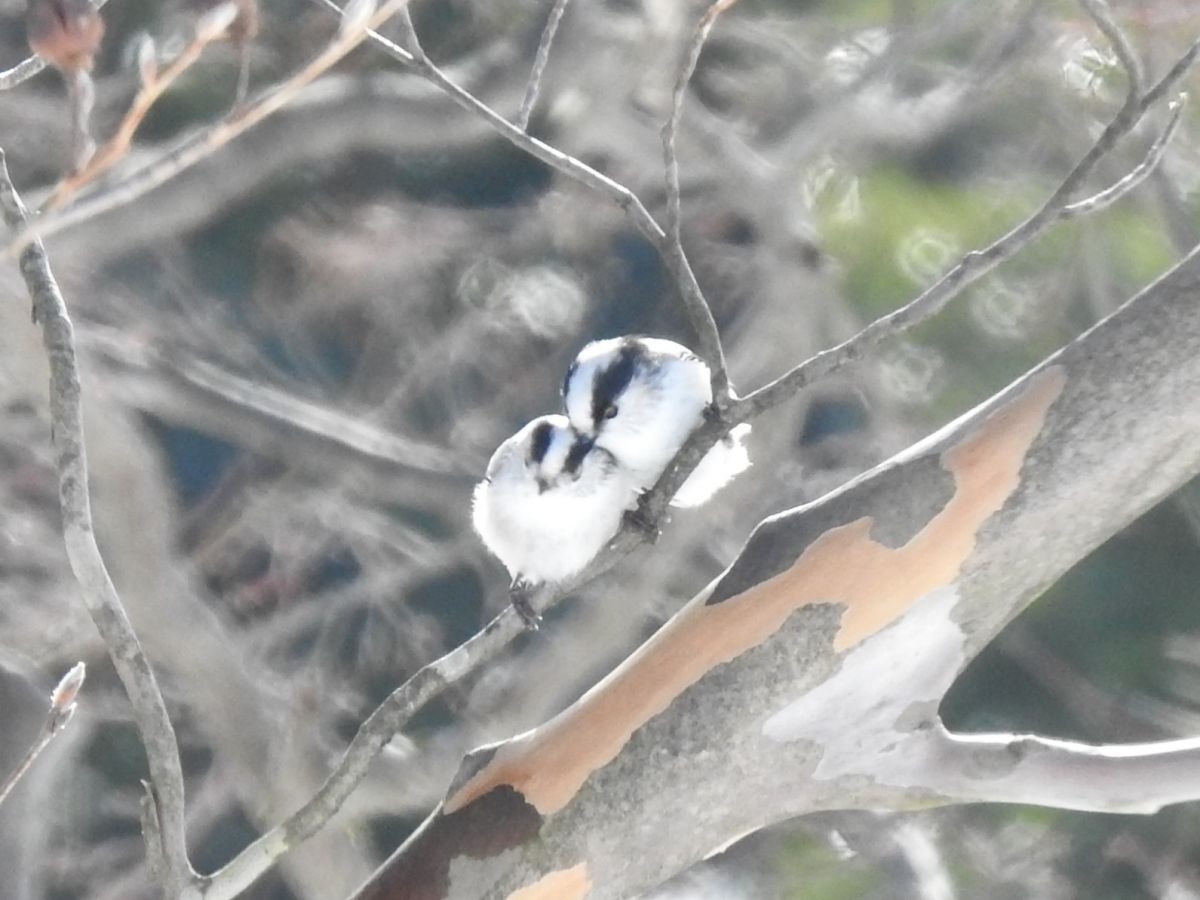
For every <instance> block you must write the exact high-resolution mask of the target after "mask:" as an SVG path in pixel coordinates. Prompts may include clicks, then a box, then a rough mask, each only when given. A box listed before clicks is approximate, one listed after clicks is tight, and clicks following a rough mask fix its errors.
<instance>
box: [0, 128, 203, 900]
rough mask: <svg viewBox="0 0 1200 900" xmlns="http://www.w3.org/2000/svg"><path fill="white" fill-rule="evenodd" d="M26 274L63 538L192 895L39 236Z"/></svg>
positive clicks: (3, 180) (0, 191)
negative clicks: (100, 526) (99, 532)
mask: <svg viewBox="0 0 1200 900" xmlns="http://www.w3.org/2000/svg"><path fill="white" fill-rule="evenodd" d="M0 209H2V211H3V215H4V220H5V222H7V224H8V225H9V227H10V228H20V227H22V226H23V225H24V223H25V221H26V215H27V214H26V211H25V206H24V204H23V203H22V202H21V198H20V197H19V196H18V194H17V192H16V189H15V188H14V187H13V184H12V181H11V179H10V178H9V175H8V167H7V165H6V164H5V161H4V155H3V151H2V150H0ZM21 274H22V276H24V278H25V284H26V286H27V288H28V290H29V295H30V297H31V299H32V301H33V308H34V319H35V321H38V322H40V323H41V326H42V339H43V343H44V344H45V347H46V357H47V360H48V361H49V364H50V417H51V434H52V436H53V439H54V444H55V463H56V467H57V469H58V478H59V502H60V505H61V509H62V528H63V537H64V539H65V541H66V548H67V558H68V560H69V562H70V564H71V569H72V571H73V572H74V573H75V578H76V580H77V581H78V582H79V588H80V593H81V594H82V596H83V600H84V603H85V604H86V605H87V608H88V612H89V613H90V614H91V617H92V621H93V622H94V623H95V625H96V630H97V631H99V632H100V636H101V637H102V638H103V640H104V644H105V646H106V647H107V648H108V652H109V656H110V657H111V658H112V661H113V666H114V667H115V668H116V670H117V675H118V676H119V677H120V679H121V683H122V684H123V685H124V686H125V690H126V692H127V693H128V694H129V700H130V702H131V703H132V705H133V712H134V718H135V721H136V722H137V726H138V731H139V733H140V735H141V739H142V743H143V745H144V746H145V749H146V758H147V761H148V763H149V768H150V778H151V781H152V782H153V784H154V795H155V800H156V802H157V811H158V819H159V821H160V823H161V824H162V838H163V839H162V851H163V864H164V867H165V871H166V873H167V878H166V881H165V884H164V886H165V887H166V888H167V890H168V891H169V892H170V894H171V896H173V897H177V896H181V895H183V894H184V891H185V890H186V889H187V888H188V886H189V885H190V882H191V879H192V876H193V873H192V869H191V865H190V863H189V862H188V857H187V846H186V843H185V834H184V789H183V771H182V768H181V766H180V763H179V747H178V745H177V744H176V741H175V731H174V729H173V728H172V727H171V720H170V717H169V716H168V715H167V708H166V704H165V703H164V702H163V697H162V692H161V691H160V690H159V688H158V682H157V680H156V679H155V677H154V671H153V669H151V668H150V662H149V660H148V659H147V658H146V654H145V651H144V650H143V649H142V645H141V643H140V641H139V640H138V637H137V634H135V633H134V630H133V626H132V625H130V623H129V618H128V616H127V615H126V614H125V608H124V606H122V604H121V598H120V597H119V596H118V595H117V590H116V588H115V587H114V586H113V583H112V579H111V578H110V577H109V574H108V570H107V568H106V567H105V565H104V558H103V557H102V556H101V555H100V549H99V548H98V547H97V546H96V537H95V531H94V528H93V525H92V511H91V499H90V497H89V495H88V471H87V454H86V451H85V446H84V438H83V409H82V405H81V400H80V396H81V388H80V383H79V370H78V366H77V364H76V359H75V337H74V329H73V327H72V325H71V319H70V317H69V316H68V314H67V306H66V303H65V302H64V301H63V297H62V293H61V292H60V291H59V288H58V284H57V282H56V281H55V280H54V274H53V273H52V272H51V270H50V263H49V260H48V259H47V257H46V251H45V249H44V248H43V246H42V244H41V242H40V241H33V242H32V243H30V244H29V246H28V247H26V249H25V250H24V252H22V254H21Z"/></svg>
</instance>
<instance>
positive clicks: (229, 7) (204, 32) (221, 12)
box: [196, 0, 240, 43]
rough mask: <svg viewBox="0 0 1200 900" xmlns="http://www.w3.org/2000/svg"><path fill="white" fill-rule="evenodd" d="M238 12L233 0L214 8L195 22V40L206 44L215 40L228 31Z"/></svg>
mask: <svg viewBox="0 0 1200 900" xmlns="http://www.w3.org/2000/svg"><path fill="white" fill-rule="evenodd" d="M239 12H240V11H239V9H238V5H237V4H236V3H234V2H233V0H229V2H226V3H220V4H218V5H216V6H214V7H213V8H212V9H210V10H209V11H208V12H206V13H205V14H204V15H202V16H201V17H200V18H199V19H197V20H196V40H198V41H204V42H206V43H207V42H208V41H214V40H216V39H217V38H219V37H220V36H221V35H223V34H225V33H226V32H227V31H229V27H230V26H231V25H232V24H233V21H234V19H236V18H237V17H238V15H239Z"/></svg>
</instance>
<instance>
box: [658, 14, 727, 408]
mask: <svg viewBox="0 0 1200 900" xmlns="http://www.w3.org/2000/svg"><path fill="white" fill-rule="evenodd" d="M737 2H738V0H716V2H714V3H713V4H712V6H710V7H709V8H708V10H707V11H706V12H705V13H704V15H703V16H701V17H700V21H699V22H698V23H697V24H696V28H695V30H694V31H693V32H692V39H691V40H690V41H689V42H688V47H687V52H686V54H685V55H684V62H683V67H682V69H680V72H679V77H678V78H677V79H676V80H675V90H674V91H673V92H672V94H671V113H670V115H668V116H667V121H666V124H664V125H663V128H662V148H663V165H664V169H665V177H666V190H667V228H666V233H667V235H666V253H667V254H668V256H669V257H670V259H671V260H672V263H673V268H676V269H684V268H686V269H688V270H689V271H690V269H691V266H690V264H689V263H688V259H687V255H686V254H685V253H684V252H683V237H682V233H681V232H682V225H681V219H682V213H681V210H680V204H681V201H680V189H679V157H678V156H677V155H676V153H675V136H676V135H677V134H678V133H679V122H680V120H681V119H682V118H683V99H684V96H685V95H686V94H687V88H688V84H690V83H691V80H692V76H693V75H694V74H695V73H696V64H697V63H698V62H699V61H700V51H701V50H703V49H704V42H705V41H706V40H708V35H709V32H711V31H712V29H713V26H714V25H715V24H716V23H717V19H718V18H719V17H720V15H721V13H723V12H725V10H727V9H729V8H730V7H731V6H733V5H734V4H735V3H737ZM693 286H694V288H693ZM680 288H681V290H680V295H681V297H682V299H683V305H684V308H685V310H686V311H687V315H688V320H689V321H690V322H691V323H692V327H693V328H694V329H695V331H696V337H697V340H698V343H699V346H698V348H697V349H698V350H699V352H700V356H701V357H703V358H704V360H705V361H706V362H707V363H708V365H709V368H710V369H711V370H712V378H713V397H714V398H715V399H716V402H717V405H718V408H722V409H723V408H724V405H725V402H726V400H727V397H728V394H729V373H728V371H727V370H726V368H725V352H724V350H722V349H721V335H720V333H719V332H718V331H717V323H716V321H715V320H714V319H713V315H712V309H711V307H709V305H708V301H707V300H705V299H704V294H703V293H702V292H701V291H700V286H699V285H698V284H697V283H696V280H695V278H694V277H692V278H687V279H682V280H681V283H680Z"/></svg>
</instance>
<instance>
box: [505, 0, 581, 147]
mask: <svg viewBox="0 0 1200 900" xmlns="http://www.w3.org/2000/svg"><path fill="white" fill-rule="evenodd" d="M569 2H570V0H554V6H553V8H551V10H550V15H549V17H548V18H547V19H546V27H545V28H544V29H542V37H541V39H540V40H539V41H538V48H537V53H536V54H535V56H534V58H533V70H532V71H531V72H530V73H529V83H528V84H526V85H525V96H523V97H522V98H521V110H520V112H518V113H517V127H518V128H520V129H521V130H522V131H528V130H529V117H530V116H532V115H533V107H534V106H535V105H536V104H537V98H538V91H539V90H540V89H541V86H542V74H543V73H544V72H545V71H546V63H547V62H549V61H550V47H551V45H552V44H553V43H554V35H555V34H557V33H558V26H559V23H560V22H562V17H563V13H564V12H566V10H567V3H569Z"/></svg>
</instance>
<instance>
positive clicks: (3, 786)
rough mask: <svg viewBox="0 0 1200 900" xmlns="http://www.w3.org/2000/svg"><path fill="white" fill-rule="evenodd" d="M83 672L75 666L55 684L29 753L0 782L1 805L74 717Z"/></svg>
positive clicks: (84, 672) (79, 666)
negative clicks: (48, 707) (48, 705)
mask: <svg viewBox="0 0 1200 900" xmlns="http://www.w3.org/2000/svg"><path fill="white" fill-rule="evenodd" d="M86 672H87V670H86V668H85V667H84V665H83V663H81V662H79V663H75V665H73V666H71V668H70V669H69V670H68V671H67V674H66V675H64V676H63V677H62V679H61V680H60V681H59V682H58V686H57V687H55V689H54V692H53V693H52V694H51V695H50V709H49V710H47V711H46V718H45V720H44V721H43V722H42V727H41V728H40V729H39V730H38V733H37V737H35V738H34V739H33V743H32V744H31V745H30V747H29V750H28V751H27V752H26V753H25V755H24V756H23V757H22V758H21V761H20V762H19V763H17V765H16V768H14V769H13V770H12V772H10V773H9V775H8V777H7V778H5V779H4V781H3V782H0V803H3V802H4V799H5V798H6V797H7V796H8V795H9V794H10V793H11V792H12V789H13V788H14V787H15V786H16V784H17V782H18V781H20V780H21V777H22V776H23V775H24V774H25V773H26V772H27V771H29V767H30V766H32V765H33V763H34V760H36V759H37V758H38V756H40V755H41V753H42V751H43V750H45V749H46V748H47V747H48V746H49V745H50V742H51V741H52V740H54V738H55V737H56V736H57V735H58V733H59V732H60V731H62V730H63V729H64V728H66V727H67V723H68V722H70V721H71V716H73V715H75V698H76V697H77V696H78V695H79V689H80V688H81V687H83V680H84V677H85V675H86Z"/></svg>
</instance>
